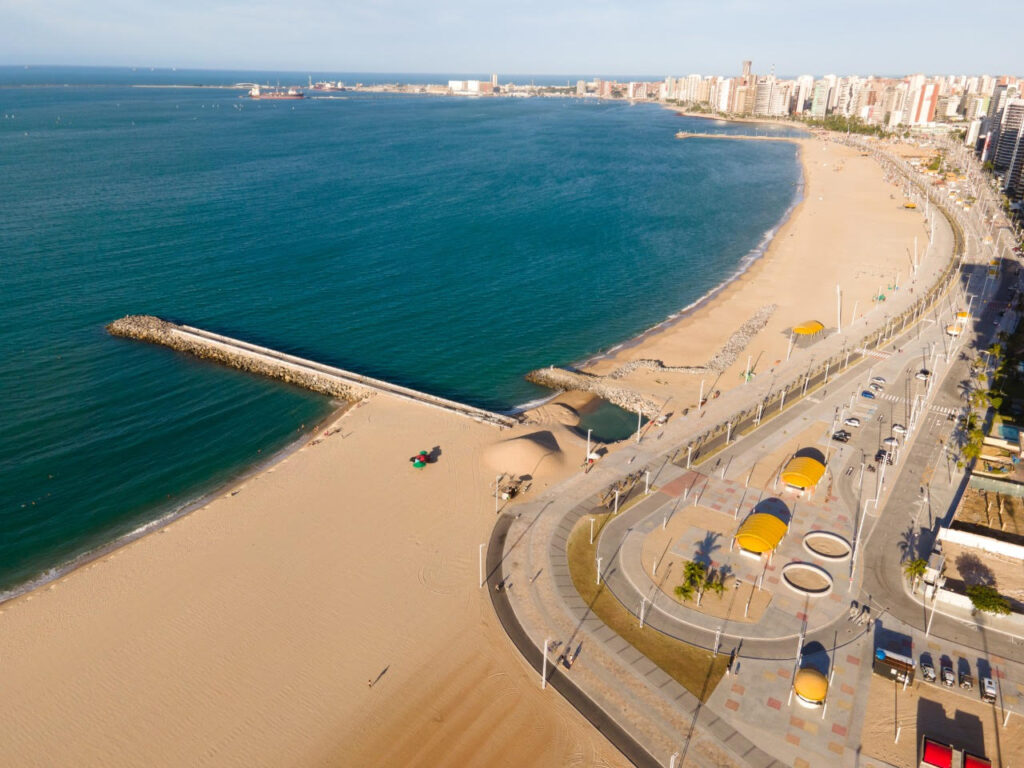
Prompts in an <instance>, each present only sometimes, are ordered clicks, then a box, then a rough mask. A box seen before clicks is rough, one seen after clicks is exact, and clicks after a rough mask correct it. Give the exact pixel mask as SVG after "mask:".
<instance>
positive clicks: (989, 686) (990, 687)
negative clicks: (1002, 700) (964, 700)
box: [981, 677, 999, 704]
mask: <svg viewBox="0 0 1024 768" xmlns="http://www.w3.org/2000/svg"><path fill="white" fill-rule="evenodd" d="M998 697H999V688H998V687H996V681H995V680H993V679H992V678H991V677H983V678H981V700H982V701H985V702H988V703H989V704H995V703H996V699H997V698H998Z"/></svg>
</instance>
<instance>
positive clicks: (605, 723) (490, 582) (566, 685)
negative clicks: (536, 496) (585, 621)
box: [486, 514, 660, 768]
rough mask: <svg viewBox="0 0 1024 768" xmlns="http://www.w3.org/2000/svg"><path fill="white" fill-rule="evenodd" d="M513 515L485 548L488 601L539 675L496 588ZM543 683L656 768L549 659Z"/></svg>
mask: <svg viewBox="0 0 1024 768" xmlns="http://www.w3.org/2000/svg"><path fill="white" fill-rule="evenodd" d="M513 520H514V518H513V517H512V516H511V515H509V514H504V515H502V516H501V517H500V518H499V519H498V524H497V525H495V526H494V530H493V531H492V532H491V540H490V542H489V543H488V547H487V579H486V587H487V591H488V592H489V593H490V595H491V604H492V605H493V606H494V612H495V613H496V614H497V615H498V620H499V621H500V622H501V626H502V627H504V628H505V632H506V633H507V634H508V636H509V639H511V640H512V642H513V643H514V644H515V646H516V648H517V649H518V650H519V652H520V653H521V654H523V658H524V659H526V661H527V663H528V664H529V665H530V666H531V667H533V668H534V670H536V672H537V674H538V675H540V674H541V672H542V671H543V670H544V665H543V652H542V651H541V650H540V649H539V648H537V646H535V645H534V644H533V643H532V642H531V641H530V638H529V636H528V635H527V634H526V631H525V630H524V629H523V625H522V624H520V623H519V620H518V619H517V618H516V613H515V611H514V610H513V609H512V605H511V604H510V602H509V599H508V595H509V593H508V592H507V591H505V590H504V589H498V587H499V586H500V585H503V584H504V582H505V580H506V576H505V574H504V572H503V571H502V567H501V564H502V550H503V548H504V544H505V538H506V536H507V535H508V529H509V526H511V524H512V522H513ZM546 670H547V672H546V680H547V684H548V685H550V686H551V687H552V688H554V689H555V690H556V691H558V692H559V693H560V694H562V696H563V697H564V698H565V700H566V701H568V702H569V703H570V704H572V705H573V706H574V707H575V708H576V710H577V711H578V712H579V713H580V714H581V715H583V716H584V717H585V718H586V719H587V720H588V721H590V723H591V725H593V726H594V727H595V728H597V730H598V731H599V732H600V733H601V734H603V735H604V736H605V738H607V739H608V741H610V742H611V743H612V744H614V745H615V747H616V748H617V749H618V750H619V751H620V752H621V753H622V754H623V755H624V756H625V757H626V759H627V760H629V761H630V762H631V763H632V764H633V765H635V766H637V768H659V766H660V763H659V762H658V761H657V760H655V759H654V757H653V756H652V755H651V754H650V753H649V752H648V751H647V750H646V749H644V748H643V747H642V746H641V745H640V743H639V742H638V741H637V740H636V739H634V738H633V737H632V736H631V735H630V734H629V732H628V731H627V730H626V729H625V728H623V727H622V726H620V725H619V724H618V723H617V722H616V721H615V719H614V718H612V717H611V716H610V715H609V714H608V713H607V712H605V711H604V710H603V709H601V708H600V707H599V706H598V705H597V703H596V702H595V701H594V700H593V699H591V698H589V697H588V696H587V695H586V694H585V693H583V691H581V690H580V689H579V688H578V687H577V686H576V684H575V683H573V682H572V681H571V680H570V679H569V678H568V676H567V675H565V674H564V673H563V672H562V671H561V669H559V666H558V664H556V663H555V662H554V661H551V660H549V662H548V664H547V668H546Z"/></svg>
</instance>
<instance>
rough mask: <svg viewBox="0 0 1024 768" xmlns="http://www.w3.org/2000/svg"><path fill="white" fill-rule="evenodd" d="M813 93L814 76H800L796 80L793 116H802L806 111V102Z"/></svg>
mask: <svg viewBox="0 0 1024 768" xmlns="http://www.w3.org/2000/svg"><path fill="white" fill-rule="evenodd" d="M813 93H814V75H800V77H798V78H797V79H796V100H795V103H794V105H793V112H794V113H795V114H798V115H800V114H803V112H804V110H806V109H807V101H808V99H810V98H811V95H812V94H813Z"/></svg>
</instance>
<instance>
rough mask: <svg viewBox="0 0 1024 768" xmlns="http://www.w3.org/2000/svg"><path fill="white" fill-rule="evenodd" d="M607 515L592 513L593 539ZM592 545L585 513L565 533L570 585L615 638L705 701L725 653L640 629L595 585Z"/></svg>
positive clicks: (719, 675)
mask: <svg viewBox="0 0 1024 768" xmlns="http://www.w3.org/2000/svg"><path fill="white" fill-rule="evenodd" d="M610 518H611V515H595V519H596V520H597V523H596V524H595V531H594V540H595V541H597V539H598V531H599V530H600V529H601V528H603V527H604V525H605V523H607V522H608V520H609V519H610ZM595 549H596V548H595V546H594V545H593V544H591V543H590V520H589V516H585V517H582V518H580V520H579V521H578V522H577V523H576V526H575V527H574V528H573V529H572V533H571V534H569V542H568V545H567V553H568V560H569V573H570V574H571V576H572V582H573V585H574V586H575V587H576V591H577V592H579V593H580V597H582V598H583V599H584V600H585V601H586V603H587V605H589V606H590V610H591V611H593V613H594V615H595V616H597V617H598V618H599V619H601V621H603V622H604V623H605V625H606V626H608V627H610V628H611V629H612V630H613V631H614V632H615V633H616V634H617V635H619V637H621V638H622V639H623V640H625V641H626V642H627V643H629V644H630V645H632V646H633V647H634V648H636V649H637V650H638V651H640V653H642V654H643V655H644V656H646V657H647V658H649V659H650V660H651V661H653V662H654V663H655V664H657V665H658V666H659V667H661V669H662V670H663V671H664V672H665V674H667V675H668V676H669V677H671V678H672V679H673V680H675V681H676V682H677V683H679V684H680V685H681V686H683V687H684V688H685V689H686V690H688V691H689V692H690V693H692V694H693V695H694V696H696V697H697V698H698V699H700V700H701V701H707V699H708V697H709V696H710V695H711V694H712V692H713V691H714V690H715V686H717V685H718V681H719V680H721V679H722V676H723V675H724V674H725V667H726V664H727V663H728V661H729V659H728V656H726V655H724V654H719V655H718V656H715V655H714V654H713V653H711V651H705V650H704V649H703V648H696V647H694V646H692V645H688V644H687V643H684V642H683V641H681V640H676V639H675V638H674V637H669V636H668V635H666V634H663V633H661V632H659V631H658V630H656V629H651V627H649V626H645V627H644V628H643V629H641V628H640V624H639V621H638V620H637V618H636V616H634V615H633V614H632V613H630V612H629V611H627V610H626V608H625V607H624V606H623V605H622V603H620V602H619V601H618V599H617V598H616V597H615V595H613V594H612V593H611V592H609V591H608V588H607V587H606V586H605V585H604V584H601V585H600V586H598V585H597V584H596V583H595V581H596V573H595V561H594V559H595V557H596V555H595Z"/></svg>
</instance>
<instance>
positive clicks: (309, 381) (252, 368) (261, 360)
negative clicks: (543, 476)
mask: <svg viewBox="0 0 1024 768" xmlns="http://www.w3.org/2000/svg"><path fill="white" fill-rule="evenodd" d="M107 331H108V332H109V333H110V334H111V335H113V336H121V337H124V338H128V339H134V340H137V341H146V342H149V343H151V344H159V345H161V346H164V347H170V348H171V349H174V350H177V351H179V352H186V353H188V354H190V355H194V356H196V357H201V358H203V359H205V360H213V361H215V362H218V363H221V364H223V365H227V366H230V367H232V368H237V369H238V370H240V371H245V372H246V373H254V374H259V375H260V376H267V377H269V378H272V379H276V380H278V381H283V382H286V383H288V384H293V385H295V386H298V387H303V388H305V389H309V390H312V391H313V392H319V393H321V394H324V395H330V396H331V397H338V398H341V399H343V400H348V401H352V402H354V401H357V400H364V399H366V398H367V397H369V396H370V395H373V394H376V393H380V394H385V395H390V396H392V397H398V398H402V399H403V400H412V401H413V402H416V403H421V404H423V405H428V406H430V407H432V408H440V409H442V410H445V411H449V412H450V413H455V414H458V415H459V416H466V417H468V418H471V419H474V420H475V421H481V422H484V423H487V424H492V425H494V426H497V427H511V426H514V425H516V424H518V423H519V422H518V421H517V420H516V419H514V418H512V417H510V416H505V415H504V414H500V413H494V412H492V411H487V410H484V409H483V408H477V407H475V406H472V405H465V404H464V403H457V402H455V401H454V400H446V399H444V398H443V397H437V396H435V395H430V394H427V393H426V392H418V391H416V390H415V389H409V388H408V387H402V386H399V385H398V384H392V383H390V382H387V381H382V380H380V379H374V378H371V377H369V376H363V375H362V374H358V373H352V372H351V371H345V370H342V369H341V368H335V367H334V366H330V365H325V364H323V363H318V362H316V361H313V360H306V359H304V358H301V357H296V356H295V355H289V354H287V353H285V352H278V351H277V350H274V349H269V348H267V347H261V346H259V345H256V344H250V343H249V342H246V341H241V340H239V339H232V338H230V337H228V336H222V335H220V334H218V333H213V332H211V331H205V330H203V329H201V328H193V327H192V326H188V325H177V324H175V323H170V322H167V321H166V320H161V319H160V318H159V317H153V316H152V315H128V316H127V317H122V318H121V319H120V320H115V321H114V322H112V323H111V324H110V325H108V326H107Z"/></svg>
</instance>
